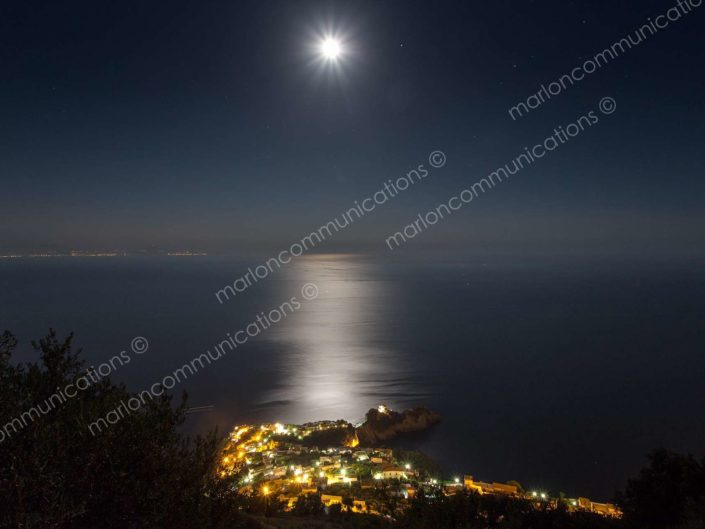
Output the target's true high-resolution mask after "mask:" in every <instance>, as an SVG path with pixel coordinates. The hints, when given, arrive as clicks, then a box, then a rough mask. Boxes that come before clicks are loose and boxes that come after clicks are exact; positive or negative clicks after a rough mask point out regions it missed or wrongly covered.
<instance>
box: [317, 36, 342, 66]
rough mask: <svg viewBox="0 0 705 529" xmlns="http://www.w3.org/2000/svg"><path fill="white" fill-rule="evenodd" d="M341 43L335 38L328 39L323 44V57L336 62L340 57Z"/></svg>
mask: <svg viewBox="0 0 705 529" xmlns="http://www.w3.org/2000/svg"><path fill="white" fill-rule="evenodd" d="M340 52H341V49H340V42H338V41H337V40H336V39H333V38H327V39H325V40H323V41H322V42H321V55H323V57H324V58H326V59H328V60H331V61H333V60H335V59H337V58H338V56H339V55H340Z"/></svg>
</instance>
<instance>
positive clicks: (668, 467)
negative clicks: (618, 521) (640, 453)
mask: <svg viewBox="0 0 705 529" xmlns="http://www.w3.org/2000/svg"><path fill="white" fill-rule="evenodd" d="M617 503H618V504H619V505H620V507H621V508H622V510H623V511H624V521H625V524H626V525H627V527H629V528H634V529H637V528H638V529H674V528H677V529H703V528H705V461H703V460H700V461H698V460H697V459H695V458H694V457H693V456H691V455H680V454H675V453H673V452H669V451H667V450H663V449H661V450H656V451H654V452H652V453H651V454H650V455H649V465H648V466H647V467H645V468H643V469H642V470H641V472H640V473H639V475H638V476H637V477H636V478H633V479H630V480H629V481H628V482H627V486H626V488H625V490H624V491H622V492H620V493H618V494H617Z"/></svg>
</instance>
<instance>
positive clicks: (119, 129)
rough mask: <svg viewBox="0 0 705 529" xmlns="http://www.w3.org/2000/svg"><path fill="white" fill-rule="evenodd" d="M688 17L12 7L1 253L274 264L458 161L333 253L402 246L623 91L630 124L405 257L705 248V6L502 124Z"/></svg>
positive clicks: (447, 9)
mask: <svg viewBox="0 0 705 529" xmlns="http://www.w3.org/2000/svg"><path fill="white" fill-rule="evenodd" d="M673 5H675V3H674V2H672V1H639V2H619V3H616V2H610V1H599V2H595V1H583V2H576V1H546V2H533V1H515V2H508V1H493V2H469V1H468V2H460V1H456V2H450V1H447V2H443V1H434V2H411V1H369V2H368V1H355V2H313V1H296V2H293V1H261V0H259V1H238V2H183V1H179V0H175V1H172V2H168V3H167V2H162V3H157V2H144V1H131V0H125V1H121V2H113V3H104V2H88V1H85V2H78V1H72V2H35V1H30V0H25V1H21V2H17V1H9V2H3V3H2V6H1V7H0V40H1V41H2V42H1V44H2V45H1V46H0V59H1V60H0V64H1V65H2V73H1V74H0V79H1V81H2V82H1V83H0V132H1V136H0V137H1V142H0V183H1V185H2V188H1V189H2V208H0V250H2V251H9V250H28V251H29V250H37V249H54V250H65V249H71V248H74V249H75V248H79V249H106V248H111V249H112V248H116V249H125V250H135V249H142V248H167V249H169V248H177V249H178V248H196V249H202V250H207V251H210V252H239V251H245V250H248V251H249V250H267V251H270V250H276V249H279V248H281V247H282V245H288V244H290V243H291V242H293V241H295V240H298V239H300V238H301V237H302V236H303V235H305V234H307V233H309V232H310V231H312V230H314V229H316V228H317V227H318V226H320V225H321V224H323V223H325V222H327V221H328V220H330V219H331V218H333V217H335V216H336V215H339V214H340V213H341V212H342V211H344V210H346V209H348V208H349V207H350V206H351V205H352V203H353V201H354V200H360V199H362V198H364V197H366V196H368V195H369V194H371V193H373V192H374V191H375V190H377V189H379V188H380V187H381V185H382V184H383V183H384V182H385V181H386V180H387V179H389V178H397V177H399V176H402V175H404V174H405V173H406V172H407V171H409V170H410V169H412V168H414V167H416V166H418V165H419V164H421V163H427V158H428V154H429V153H430V152H431V151H433V150H436V149H439V150H442V151H443V152H445V153H446V155H447V163H446V165H445V167H443V168H442V169H438V170H434V171H433V172H432V173H431V174H430V176H429V177H428V178H426V179H425V180H424V181H423V182H421V183H419V184H416V185H415V186H413V187H412V188H410V189H409V190H407V191H406V192H404V193H403V194H402V195H400V196H399V197H397V198H395V199H394V200H392V201H390V202H388V203H387V204H385V205H384V206H383V207H380V208H378V209H377V210H376V211H375V212H374V213H372V214H370V215H369V216H368V217H366V218H364V219H361V220H360V221H359V222H357V223H356V224H355V225H354V226H353V227H351V228H349V229H348V230H346V231H344V232H341V233H340V234H338V235H336V237H335V238H334V240H332V241H330V242H329V243H328V245H327V246H326V248H328V249H334V250H341V251H343V250H345V251H350V250H370V251H384V250H385V245H384V238H385V237H387V236H388V235H389V233H390V232H393V231H396V230H398V229H400V228H402V227H403V226H404V225H405V224H407V223H408V222H410V221H411V220H413V218H414V217H415V216H416V215H417V214H418V213H419V212H421V211H426V210H428V209H431V208H433V207H435V206H436V205H438V204H439V203H440V202H442V201H445V200H446V199H447V198H448V197H449V196H450V195H452V194H454V193H457V192H458V191H459V190H460V189H462V188H463V187H464V186H467V185H469V184H471V183H473V182H474V181H476V180H478V179H479V178H481V177H482V176H484V175H485V174H486V173H487V172H489V171H491V170H493V169H495V168H496V167H498V166H501V165H503V164H504V163H506V162H508V161H509V160H510V159H512V158H514V157H515V156H516V155H517V154H518V153H520V152H522V150H523V148H524V147H525V146H531V145H533V144H535V143H537V142H540V141H542V140H543V139H544V138H545V137H546V136H548V135H550V134H551V132H552V130H553V129H554V128H555V127H556V126H558V125H565V124H567V123H571V122H573V121H575V120H576V119H577V118H578V117H579V116H581V115H584V114H586V113H587V112H589V111H590V110H594V109H596V108H597V104H598V102H599V101H600V100H601V99H602V98H603V97H605V96H610V97H613V98H614V99H615V101H616V102H617V110H616V112H614V114H612V115H610V116H607V117H605V118H604V119H601V120H600V123H599V124H598V125H596V126H595V127H592V128H590V129H589V130H586V131H585V132H583V133H581V134H580V135H579V136H578V137H576V138H574V139H573V140H571V141H570V142H569V143H567V144H566V145H563V146H561V147H560V148H559V149H557V150H556V151H554V152H553V153H551V155H550V156H547V157H546V158H544V159H542V160H540V161H538V162H537V163H535V164H533V165H532V166H531V167H529V168H527V169H526V170H525V171H522V172H521V173H520V174H518V175H517V176H515V177H513V178H512V179H511V180H510V181H509V182H507V183H504V184H502V185H501V186H499V187H497V188H496V189H493V190H492V191H491V192H489V193H486V194H484V195H483V196H481V197H479V198H478V199H477V200H475V201H474V202H473V203H472V204H471V205H469V206H467V207H465V208H464V209H463V210H462V211H460V212H458V213H456V214H454V215H453V216H452V218H449V219H446V220H445V221H444V222H442V223H439V224H438V225H436V226H434V227H433V229H431V230H429V231H427V232H425V233H424V234H422V235H419V236H418V237H417V238H416V239H414V240H413V241H411V242H409V243H408V244H407V245H406V246H405V248H404V249H403V250H400V251H414V250H423V249H427V248H444V247H447V248H456V247H458V246H460V247H463V248H474V247H478V248H479V247H487V248H495V247H497V248H499V247H508V248H520V249H524V250H526V251H530V250H535V249H542V251H565V250H566V249H582V250H583V251H595V252H603V251H609V252H611V251H623V250H624V251H635V252H638V253H640V254H643V253H649V254H653V255H670V254H672V253H674V252H676V253H686V254H691V253H693V252H697V251H701V250H702V248H703V244H702V243H703V242H704V239H705V237H704V236H703V234H705V214H704V210H703V201H704V199H705V180H704V179H703V169H704V168H705V149H703V139H704V138H705V126H704V125H703V121H704V120H703V118H705V71H704V68H703V65H704V64H705V47H703V34H705V7H700V8H698V9H695V10H693V11H692V12H691V13H690V14H687V15H684V16H683V17H682V18H681V19H680V20H678V21H676V22H672V23H671V24H670V25H669V26H668V27H667V28H665V29H662V30H660V31H659V32H658V33H657V34H656V35H654V36H651V37H649V39H648V40H646V41H645V42H643V43H641V44H640V45H639V46H637V47H635V48H634V49H632V50H630V51H627V52H626V53H625V54H623V55H622V56H620V57H618V58H616V59H615V60H613V61H611V62H610V63H609V64H607V65H606V66H604V67H603V68H601V69H600V70H598V71H597V72H595V73H594V74H592V75H590V76H587V77H586V78H585V80H584V81H582V82H580V83H579V84H576V85H575V86H573V87H570V88H568V89H567V90H565V91H563V93H561V94H560V95H558V96H556V97H554V98H552V99H551V100H550V101H549V102H547V103H546V104H544V105H542V106H541V107H539V108H538V109H536V110H533V111H532V112H530V113H529V114H528V115H526V116H524V117H522V118H520V119H518V120H512V119H511V118H510V116H509V114H508V109H509V108H510V107H511V106H513V105H515V104H516V103H518V102H519V101H525V100H526V98H527V97H528V96H530V95H531V94H533V93H535V92H536V91H537V90H538V89H539V87H540V85H541V84H542V83H544V84H547V83H549V82H551V81H553V80H555V79H557V78H558V77H560V76H561V75H562V74H564V73H567V72H569V71H570V70H571V69H572V68H573V67H575V66H577V65H579V64H581V63H582V62H583V61H584V60H586V59H588V58H590V57H593V56H594V55H595V54H596V53H598V52H600V51H601V50H603V49H604V48H606V47H608V46H609V45H611V44H612V43H613V42H615V41H617V40H619V39H620V38H622V37H624V36H626V35H627V34H629V33H630V32H632V31H633V30H635V29H636V28H638V27H639V26H641V25H642V24H644V23H645V22H646V20H647V18H648V17H656V16H658V15H660V14H662V13H664V12H665V11H666V10H667V9H668V8H670V7H672V6H673ZM327 33H333V34H335V35H337V36H339V38H340V39H341V42H342V43H343V45H344V53H343V56H342V58H341V60H340V61H338V62H337V63H336V64H335V65H331V64H322V63H321V61H320V58H319V57H318V56H317V49H316V46H317V44H318V41H319V38H320V36H321V35H324V34H327Z"/></svg>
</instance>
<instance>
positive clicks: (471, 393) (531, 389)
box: [0, 256, 705, 499]
mask: <svg viewBox="0 0 705 529" xmlns="http://www.w3.org/2000/svg"><path fill="white" fill-rule="evenodd" d="M256 264H258V263H257V261H250V262H248V261H246V260H238V259H229V258H220V257H219V258H215V257H171V258H167V257H131V258H70V259H66V258H65V259H30V260H3V261H0V292H1V294H0V328H2V329H4V328H7V329H10V330H12V331H13V332H14V333H15V334H16V335H17V336H18V338H19V339H20V342H21V345H22V349H23V354H22V355H21V358H23V359H27V358H30V354H29V353H30V349H29V341H30V340H31V339H36V338H38V337H40V336H41V335H42V334H43V333H45V332H46V330H47V329H48V328H49V327H50V326H51V327H54V328H56V329H57V330H59V331H60V333H67V332H69V331H75V333H76V344H77V345H79V346H81V347H83V349H84V353H85V357H86V358H87V359H88V360H89V361H90V362H91V363H99V362H101V361H104V360H106V359H108V358H110V357H111V356H113V355H116V354H118V353H119V352H120V351H121V350H123V349H128V348H129V345H130V341H131V339H132V338H133V337H134V336H137V335H140V336H145V337H146V338H147V339H148V340H149V342H150V349H149V351H148V352H147V353H145V354H143V355H141V356H139V357H133V361H132V362H131V363H130V364H129V365H126V366H124V367H122V368H120V369H119V370H118V371H116V372H115V373H114V378H115V379H118V380H122V381H124V382H126V383H127V384H128V385H129V387H130V388H131V389H133V390H141V389H144V388H146V387H148V386H150V385H151V384H153V383H155V382H157V381H159V380H161V379H162V378H163V377H164V376H165V375H167V374H169V373H171V372H173V370H175V369H177V368H178V367H180V366H181V365H183V363H184V362H186V361H188V360H190V359H191V358H193V357H194V356H197V355H200V354H201V353H203V352H205V351H207V350H208V349H211V350H212V348H213V347H214V345H215V344H217V343H219V342H220V341H222V340H224V339H225V338H226V333H228V332H229V333H231V334H234V333H235V331H237V330H239V329H243V328H245V326H246V325H247V324H248V323H250V322H252V321H253V320H255V318H256V317H257V315H258V314H260V313H262V312H265V313H269V311H271V310H272V309H273V308H275V307H279V306H280V305H281V304H282V303H284V302H285V301H288V300H289V299H290V298H291V297H292V296H297V298H298V299H301V287H302V285H304V284H305V283H308V282H312V283H315V284H316V285H317V286H318V288H319V296H318V298H317V299H315V300H312V301H302V305H301V309H300V310H298V311H296V312H295V313H293V314H290V315H288V316H287V317H286V318H284V319H282V320H281V321H280V322H278V323H277V324H275V325H273V326H271V327H270V328H269V329H267V330H265V331H264V332H262V333H261V334H260V335H259V336H258V337H257V338H256V339H253V340H251V341H250V342H248V343H247V344H245V345H243V346H242V347H240V348H238V349H237V350H236V351H234V352H232V353H229V354H228V355H227V356H226V357H224V358H222V359H221V360H219V361H218V362H216V363H215V364H213V365H211V366H209V367H207V368H206V369H204V370H203V371H201V372H199V373H197V374H196V375H194V376H193V377H191V378H189V379H188V380H187V381H186V382H185V383H184V384H183V385H181V386H177V388H175V391H176V390H179V389H180V388H184V389H186V390H187V391H188V393H189V398H190V403H191V405H192V406H205V405H213V406H214V407H215V408H214V409H213V411H211V412H206V413H198V414H193V415H191V416H190V417H189V419H188V424H187V429H188V430H189V431H192V432H197V431H205V430H207V429H208V428H209V427H212V426H216V425H218V426H219V427H220V428H222V429H226V430H228V429H229V428H230V427H231V426H232V425H233V424H235V423H242V422H246V421H260V420H261V421H264V420H267V421H273V420H278V421H282V422H300V421H306V420H314V419H322V418H331V419H334V418H335V419H337V418H345V419H348V420H351V421H357V420H360V419H361V418H362V417H363V415H364V413H365V411H366V410H367V409H368V408H370V407H372V406H376V405H377V404H379V403H386V404H388V405H390V406H392V407H395V408H403V407H407V406H410V405H427V406H429V407H431V408H433V409H435V410H437V411H439V412H440V413H441V414H442V416H443V421H442V423H441V424H440V425H438V427H436V428H434V429H433V430H431V431H429V432H427V433H425V434H423V435H419V436H414V437H413V438H412V439H409V440H407V441H406V442H407V443H408V444H409V445H412V446H414V447H418V448H421V449H423V450H425V451H426V452H428V453H429V454H430V455H432V456H434V457H435V458H436V459H438V460H439V461H441V462H442V463H443V465H444V466H445V467H446V468H447V470H448V472H449V474H458V475H461V474H463V473H469V474H473V475H475V476H476V477H477V478H478V479H484V480H497V481H503V480H508V479H516V480H518V481H519V482H521V483H522V484H523V485H525V486H527V487H537V488H538V487H541V488H544V489H546V490H550V491H552V492H558V491H564V492H566V493H567V494H577V493H580V494H583V495H592V496H593V497H595V498H596V499H599V498H603V499H607V498H609V497H611V495H612V492H613V491H614V489H615V488H616V487H620V486H622V484H623V483H624V480H625V479H626V477H627V476H628V475H630V474H631V473H633V472H635V470H636V469H637V468H638V467H639V466H640V465H641V464H642V463H643V456H644V454H645V453H646V452H647V451H649V450H650V449H652V448H655V447H658V446H666V447H669V448H673V449H677V450H683V451H692V452H697V453H702V452H703V446H705V386H704V385H703V380H704V378H705V377H704V376H705V269H704V268H703V266H702V263H698V264H690V265H689V264H682V263H681V264H674V263H671V264H663V263H661V264H650V265H644V264H629V263H624V262H607V261H603V262H593V263H589V264H588V263H585V262H582V263H580V262H578V261H575V262H570V261H566V260H563V261H561V262H560V263H559V262H553V263H546V262H543V263H538V262H531V263H527V262H522V261H520V260H497V261H496V262H491V263H490V262H483V261H481V260H457V261H453V262H450V261H449V262H436V263H431V262H416V263H402V262H382V261H377V260H374V259H370V258H362V257H355V256H337V257H332V256H313V257H305V258H301V259H299V260H298V261H296V262H294V263H292V264H291V265H288V266H287V268H285V269H283V270H281V271H278V272H276V273H274V274H272V275H271V276H270V277H268V278H267V279H264V280H262V281H260V282H258V283H257V284H255V285H254V286H252V287H251V288H250V289H248V290H247V291H246V292H244V293H242V294H238V295H237V296H236V297H235V298H234V299H232V300H231V301H228V302H225V303H224V304H222V305H221V304H219V303H218V302H217V301H216V298H215V296H214V292H215V291H216V290H218V289H219V288H221V287H222V286H223V285H225V284H226V283H227V282H232V281H233V280H235V279H236V278H237V277H239V276H240V275H242V274H243V273H244V272H245V271H246V269H247V266H253V265H256Z"/></svg>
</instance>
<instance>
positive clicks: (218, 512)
mask: <svg viewBox="0 0 705 529" xmlns="http://www.w3.org/2000/svg"><path fill="white" fill-rule="evenodd" d="M71 342H72V336H69V337H68V338H66V339H65V340H60V339H58V338H57V335H56V333H55V332H54V331H51V332H50V333H49V334H48V336H47V337H46V338H44V339H42V340H40V341H39V342H38V343H35V344H33V346H34V348H35V351H36V352H37V353H38V355H39V359H38V361H37V362H32V363H27V364H14V363H12V362H11V355H12V353H13V350H14V349H15V347H16V345H17V342H16V340H15V339H14V337H13V336H12V335H11V334H9V333H7V332H6V333H5V334H4V335H3V336H2V337H1V338H0V426H3V433H2V434H0V436H2V437H3V440H2V442H1V443H0V498H2V501H0V526H1V527H12V528H21V529H33V528H41V529H62V528H71V529H81V528H87V529H88V528H90V529H96V528H119V529H128V528H140V529H144V528H153V527H154V528H157V527H159V528H163V527H169V528H175V529H178V528H185V529H186V528H196V527H198V528H199V529H205V528H209V529H217V528H221V527H223V528H224V527H235V526H236V525H235V524H236V507H235V506H236V503H237V502H236V501H235V498H236V495H235V492H234V489H233V488H232V483H230V482H229V481H228V480H227V479H226V480H223V479H219V478H217V477H216V461H217V460H218V458H217V453H218V451H219V441H218V439H217V437H216V435H215V433H213V434H212V435H210V436H208V437H206V438H196V439H193V440H190V439H186V438H183V437H182V436H181V435H180V434H179V433H178V426H179V425H180V424H181V423H182V421H183V419H184V410H185V395H184V397H183V399H182V402H181V403H180V404H179V405H178V406H176V407H172V403H171V397H169V396H166V395H165V396H162V397H160V398H157V399H155V400H151V401H149V400H148V401H146V405H145V406H143V407H142V408H141V409H139V410H137V411H135V412H133V413H131V414H129V415H127V416H125V417H124V418H123V419H122V420H120V421H119V422H117V423H116V424H114V425H112V426H110V427H109V428H107V429H105V430H104V431H102V432H101V433H98V434H97V435H95V436H93V435H92V433H91V432H90V431H89V429H88V424H90V423H91V422H93V421H95V420H96V419H97V418H98V417H103V416H105V414H106V413H107V412H108V411H110V410H111V409H114V408H115V407H116V406H118V405H119V403H120V401H126V400H127V399H129V398H130V397H132V396H133V395H132V394H130V393H129V392H128V391H127V390H126V389H125V387H124V386H122V385H116V384H113V383H112V382H110V380H108V379H105V378H104V379H101V380H99V381H97V382H95V383H92V384H91V385H90V386H89V387H87V388H85V389H84V390H82V391H80V390H79V391H77V392H76V394H75V396H73V397H72V398H68V399H66V400H65V402H63V403H62V404H60V405H57V406H56V407H55V408H53V409H51V410H49V411H48V412H47V413H45V414H44V413H38V412H36V411H35V412H33V413H32V414H31V416H30V415H24V423H21V422H19V418H20V417H22V414H26V413H28V411H29V410H31V409H33V408H34V407H35V406H37V405H41V404H42V403H45V402H46V401H47V399H49V398H50V397H51V396H52V395H54V394H56V392H57V390H58V389H60V388H65V387H66V386H67V385H69V384H75V383H76V381H77V380H78V379H79V377H83V376H84V375H85V374H86V369H85V366H84V364H83V362H82V361H81V360H80V359H79V353H76V352H73V351H72V347H71ZM44 409H48V408H46V407H45V408H44ZM13 421H14V426H9V427H8V426H7V425H8V424H12V423H13ZM25 423H26V424H25ZM14 430H16V431H14ZM8 434H9V435H8Z"/></svg>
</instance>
